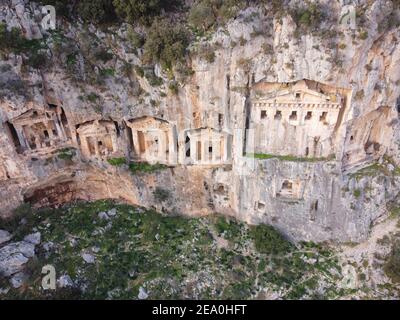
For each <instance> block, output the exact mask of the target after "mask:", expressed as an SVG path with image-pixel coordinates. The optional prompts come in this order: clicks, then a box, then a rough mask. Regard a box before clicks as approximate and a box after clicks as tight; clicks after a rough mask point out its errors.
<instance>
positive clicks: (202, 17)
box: [188, 1, 216, 31]
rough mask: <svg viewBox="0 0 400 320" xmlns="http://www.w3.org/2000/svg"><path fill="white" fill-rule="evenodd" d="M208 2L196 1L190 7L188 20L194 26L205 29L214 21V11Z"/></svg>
mask: <svg viewBox="0 0 400 320" xmlns="http://www.w3.org/2000/svg"><path fill="white" fill-rule="evenodd" d="M209 2H210V1H200V2H197V3H196V4H195V5H194V6H192V8H191V9H190V12H189V18H188V22H189V24H190V25H191V26H193V27H194V28H196V29H201V30H203V31H206V30H207V29H209V28H210V27H211V26H212V25H214V23H215V22H216V17H215V13H214V11H213V9H212V7H211V5H210V3H209Z"/></svg>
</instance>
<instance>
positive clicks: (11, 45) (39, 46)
mask: <svg viewBox="0 0 400 320" xmlns="http://www.w3.org/2000/svg"><path fill="white" fill-rule="evenodd" d="M44 49H47V46H46V44H45V42H44V41H43V40H38V39H33V40H28V39H25V37H24V36H23V35H22V33H21V30H19V29H16V28H13V29H11V30H10V31H8V30H7V27H6V25H5V24H4V23H0V52H4V53H7V54H8V53H15V54H24V55H25V56H26V57H27V60H25V61H26V62H27V64H28V65H29V66H31V67H33V68H36V69H38V68H41V67H44V66H45V65H46V61H47V58H46V55H45V53H43V52H42V50H44Z"/></svg>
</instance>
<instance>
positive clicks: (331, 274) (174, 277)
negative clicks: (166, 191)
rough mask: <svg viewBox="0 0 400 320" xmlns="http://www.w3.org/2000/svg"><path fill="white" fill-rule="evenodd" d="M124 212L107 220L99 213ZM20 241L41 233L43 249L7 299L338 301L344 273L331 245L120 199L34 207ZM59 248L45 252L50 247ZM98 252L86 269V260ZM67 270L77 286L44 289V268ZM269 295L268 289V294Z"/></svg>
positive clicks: (18, 235) (19, 232) (20, 230)
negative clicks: (24, 281) (295, 240)
mask: <svg viewBox="0 0 400 320" xmlns="http://www.w3.org/2000/svg"><path fill="white" fill-rule="evenodd" d="M112 208H116V210H117V214H116V215H115V216H113V217H111V218H110V219H109V220H104V219H100V218H99V216H98V213H99V212H102V211H105V212H107V211H108V210H110V209H112ZM27 217H28V221H27V223H26V224H25V225H23V226H19V227H16V225H15V224H9V227H8V228H9V229H10V228H14V229H13V230H11V231H14V234H15V239H14V240H18V239H22V238H23V237H24V235H26V234H28V233H30V232H33V231H40V232H41V234H42V244H41V245H39V246H37V247H36V251H37V256H36V258H34V259H32V260H31V261H30V262H29V263H28V266H27V272H28V273H29V275H30V276H29V282H28V283H27V285H25V286H24V287H22V288H20V289H18V290H15V289H12V290H10V291H9V292H8V293H7V294H6V295H5V296H3V297H1V295H0V298H6V299H7V298H40V299H43V298H61V299H62V298H74V299H137V297H138V293H139V288H141V287H142V288H143V289H144V290H145V291H146V292H147V294H148V296H149V299H157V298H163V299H174V298H176V299H182V298H193V299H208V298H215V299H222V298H224V299H252V298H266V297H268V294H269V293H271V292H272V293H273V294H275V295H276V296H278V297H282V298H284V299H298V298H336V297H338V296H339V295H342V294H344V293H345V292H344V290H343V289H339V288H338V285H337V284H338V283H339V282H340V280H341V272H340V271H341V270H340V266H339V265H338V261H337V259H336V258H335V255H334V252H333V251H332V250H331V249H328V248H325V247H323V246H321V245H315V244H313V243H303V244H299V245H296V246H295V245H293V244H291V243H289V242H288V241H287V240H285V239H284V238H283V237H282V236H281V235H280V234H279V233H277V232H276V231H275V230H274V229H273V228H271V227H268V226H258V227H249V226H247V225H245V224H243V223H240V222H238V221H236V220H232V219H226V218H224V217H220V216H211V217H205V218H192V219H188V218H183V217H165V216H162V215H161V214H159V213H156V212H153V211H146V210H144V209H142V208H137V207H132V206H129V205H125V204H118V203H114V202H112V201H97V202H93V203H78V204H74V205H69V206H65V207H63V208H60V209H46V210H40V211H33V212H30V214H29V215H28V216H27ZM46 243H52V244H53V248H52V249H51V250H50V251H46V250H45V249H44V248H43V244H46ZM82 253H90V254H92V255H93V256H95V263H93V264H88V263H86V262H85V261H84V260H83V258H82V256H81V254H82ZM46 264H51V265H54V266H55V269H56V272H57V278H58V277H60V276H61V275H66V274H68V275H69V276H70V277H71V279H72V280H73V282H74V283H75V288H74V289H57V290H56V291H47V292H46V291H43V290H42V289H41V279H42V275H41V268H42V266H44V265H46ZM268 292H269V293H268Z"/></svg>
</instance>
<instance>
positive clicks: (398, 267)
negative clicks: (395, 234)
mask: <svg viewBox="0 0 400 320" xmlns="http://www.w3.org/2000/svg"><path fill="white" fill-rule="evenodd" d="M384 271H385V273H386V275H387V276H388V277H389V278H390V279H391V280H392V281H393V282H395V283H397V282H400V241H396V242H395V243H394V244H393V247H392V249H391V252H390V254H389V257H388V258H387V260H386V262H385V265H384Z"/></svg>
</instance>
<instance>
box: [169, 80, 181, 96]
mask: <svg viewBox="0 0 400 320" xmlns="http://www.w3.org/2000/svg"><path fill="white" fill-rule="evenodd" d="M168 89H169V90H170V91H171V93H172V94H174V95H177V94H178V92H179V86H178V83H176V82H175V81H172V82H170V83H169V85H168Z"/></svg>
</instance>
